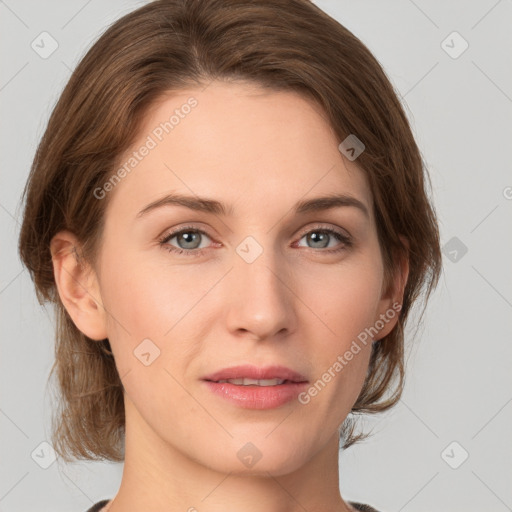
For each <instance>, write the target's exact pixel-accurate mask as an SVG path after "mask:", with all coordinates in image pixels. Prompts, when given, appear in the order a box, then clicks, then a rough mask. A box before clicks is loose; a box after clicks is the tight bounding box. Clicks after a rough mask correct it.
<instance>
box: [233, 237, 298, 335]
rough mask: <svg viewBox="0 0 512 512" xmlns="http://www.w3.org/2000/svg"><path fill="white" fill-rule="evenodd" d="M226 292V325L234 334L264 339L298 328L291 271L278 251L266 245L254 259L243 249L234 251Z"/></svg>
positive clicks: (295, 298)
mask: <svg viewBox="0 0 512 512" xmlns="http://www.w3.org/2000/svg"><path fill="white" fill-rule="evenodd" d="M251 249H254V247H253V248H251ZM240 254H241V255H240ZM225 292H226V293H227V295H228V300H227V301H226V304H227V311H226V315H227V316H226V321H227V327H228V329H229V331H230V332H231V333H232V334H233V335H235V336H241V335H244V334H245V336H250V337H252V338H255V339H257V340H265V339H270V338H274V337H276V336H285V335H286V334H287V333H288V334H289V333H290V332H293V331H294V330H295V326H296V321H297V320H296V311H295V304H296V302H297V297H296V296H295V295H294V292H293V277H292V272H291V269H290V268H288V267H287V266H286V262H285V261H283V260H282V259H280V258H279V255H278V254H276V252H275V251H272V250H271V249H264V250H263V252H262V253H261V254H259V256H258V257H257V258H256V259H255V260H254V261H252V262H251V259H250V258H245V255H244V253H243V252H242V251H240V252H239V253H238V252H237V253H235V254H234V258H233V268H232V270H231V272H230V273H229V278H228V284H227V289H226V290H225Z"/></svg>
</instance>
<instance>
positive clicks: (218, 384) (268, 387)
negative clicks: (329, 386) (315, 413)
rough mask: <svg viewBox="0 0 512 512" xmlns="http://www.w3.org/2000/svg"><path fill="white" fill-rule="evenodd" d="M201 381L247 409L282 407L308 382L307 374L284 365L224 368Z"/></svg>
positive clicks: (221, 395)
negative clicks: (304, 375) (305, 375)
mask: <svg viewBox="0 0 512 512" xmlns="http://www.w3.org/2000/svg"><path fill="white" fill-rule="evenodd" d="M201 380H203V381H204V382H205V385H206V386H207V388H208V390H209V391H211V392H212V393H213V394H214V395H216V396H217V397H220V398H222V399H224V400H226V401H228V402H229V403H230V404H232V405H236V406H237V407H241V408H244V409H273V408H276V407H280V406H283V405H285V404H286V403H288V402H290V401H292V400H293V399H294V398H296V397H297V395H298V394H299V393H300V392H301V391H302V390H303V389H304V388H305V387H306V386H307V385H308V380H307V379H306V378H305V377H303V376H302V375H301V374H299V373H298V372H295V371H293V370H291V369H289V368H286V367H283V366H271V367H265V368H258V367H255V366H248V365H245V366H237V367H232V368H225V369H223V370H220V371H219V372H216V373H214V374H211V375H208V376H206V377H204V378H203V379H201Z"/></svg>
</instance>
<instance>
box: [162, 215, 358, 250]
mask: <svg viewBox="0 0 512 512" xmlns="http://www.w3.org/2000/svg"><path fill="white" fill-rule="evenodd" d="M187 231H196V232H198V233H201V234H202V235H206V236H207V237H208V238H210V239H211V240H213V239H214V237H212V236H211V235H210V234H209V233H208V231H207V230H206V229H203V228H200V227H198V226H197V225H185V226H180V227H178V228H176V229H173V230H171V231H169V232H165V234H164V235H162V236H160V237H159V238H158V241H159V245H160V246H163V247H164V246H166V245H168V244H167V242H168V241H169V240H171V239H172V238H174V237H175V236H177V235H179V234H181V233H183V232H187ZM314 231H327V232H330V236H335V237H336V238H338V237H339V238H338V241H339V242H340V243H341V245H342V247H340V248H335V249H327V248H323V249H315V248H313V247H305V248H304V249H308V250H311V251H313V252H320V253H327V254H332V253H336V252H341V251H342V250H343V249H347V248H350V247H351V246H352V245H353V243H354V241H353V238H352V235H350V233H348V231H347V230H344V229H343V228H340V227H339V226H336V227H334V226H332V225H328V224H326V223H316V224H314V225H309V226H307V227H305V228H304V229H302V230H301V232H300V234H299V235H298V239H297V242H299V241H300V240H301V239H302V238H303V237H304V236H305V235H307V234H309V233H311V232H314ZM297 242H294V243H297ZM216 243H217V244H218V242H216ZM164 248H166V249H167V250H169V251H170V252H174V253H179V254H182V253H188V255H189V256H199V255H201V254H202V253H203V252H204V251H206V250H207V249H208V247H203V248H202V249H180V248H179V247H174V246H168V247H164Z"/></svg>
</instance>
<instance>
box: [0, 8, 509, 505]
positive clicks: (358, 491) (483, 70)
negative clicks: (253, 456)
mask: <svg viewBox="0 0 512 512" xmlns="http://www.w3.org/2000/svg"><path fill="white" fill-rule="evenodd" d="M143 3H144V2H135V1H127V0H124V1H121V0H109V1H102V2H100V1H99V0H89V1H84V0H68V1H66V2H64V1H55V0H54V1H44V2H41V1H40V2H37V1H35V0H31V1H28V0H19V1H16V0H6V1H0V38H1V41H0V51H1V63H2V65H1V76H0V101H1V107H0V108H1V119H2V123H1V128H0V129H1V136H0V144H1V150H0V155H1V162H2V166H1V192H0V230H1V237H2V244H1V245H2V260H1V261H2V265H1V266H0V303H1V306H0V311H1V326H2V329H1V331H0V332H1V350H2V358H1V371H0V379H1V388H0V389H1V390H2V395H1V402H0V429H1V432H2V443H1V454H0V457H1V461H2V466H1V476H0V510H1V511H2V512H7V511H12V512H15V511H24V512H30V511H46V510H47V511H52V512H58V511H64V510H66V511H70V510H76V511H85V510H86V509H87V508H88V507H89V506H91V505H92V503H94V502H96V501H98V500H100V499H102V498H112V497H113V496H114V495H115V493H116V492H117V490H118V486H119V484H120V481H121V476H122V464H112V463H110V464H109V463H105V464H103V463H83V462H82V463H76V464H70V465H64V464H62V463H59V462H58V461H57V462H55V463H53V464H51V465H50V466H49V467H48V468H47V469H43V468H42V467H41V464H42V465H44V464H45V463H49V462H51V459H50V458H49V457H50V455H49V454H51V450H50V449H49V448H48V447H47V446H46V447H45V445H41V443H43V442H45V441H46V440H49V419H50V411H51V408H52V403H51V399H50V396H49V391H48V389H47V388H46V381H47V377H48V373H49V371H50V368H51V365H52V363H53V323H52V322H53V315H52V311H51V309H48V310H45V309H44V308H42V307H41V306H39V304H38V302H37V300H36V297H35V293H34V290H33V286H32V282H31V280H30V277H29V275H28V273H27V271H26V270H24V269H23V268H22V266H21V263H20V261H19V260H18V257H17V253H16V242H17V236H18V230H19V222H20V214H21V209H20V205H19V198H20V195H21V191H22V187H23V186H24V183H25V180H26V177H27V175H28V171H29V167H30V163H31V160H32V158H33V156H34V151H35V148H36V144H37V142H38V140H39V138H40V137H41V135H42V133H43V131H44V128H45V125H46V122H47V119H48V116H49V114H50V112H51V110H52V108H53V105H54V104H55V102H56V100H57V98H58V95H59V93H60V91H61V90H62V88H63V86H64V85H65V83H66V81H67V79H68V78H69V75H70V70H71V69H73V68H74V66H75V65H76V63H77V62H78V60H79V58H80V57H81V56H82V55H83V53H84V52H85V50H86V49H87V48H88V47H89V46H90V45H91V44H92V42H93V41H94V40H95V39H96V38H97V37H98V35H99V34H100V33H101V32H102V31H103V30H104V29H105V28H106V26H107V25H108V24H110V23H111V22H113V21H114V20H116V19H118V18H119V17H120V16H122V15H124V14H125V13H127V12H129V11H131V10H133V9H134V8H136V7H138V6H140V5H142V4H143ZM315 3H317V5H319V6H320V7H321V8H322V9H324V10H325V11H326V12H328V13H329V14H330V15H331V16H333V17H334V18H336V19H337V20H339V21H340V22H341V23H342V24H344V25H345V26H346V27H347V28H348V29H350V30H351V31H353V32H354V33H355V34H356V35H357V36H358V37H359V38H360V39H362V41H363V42H364V43H365V44H367V45H368V47H369V48H370V50H372V51H373V53H374V55H375V56H376V57H377V58H378V60H379V61H380V62H381V63H382V64H383V66H384V68H385V69H386V72H387V73H388V76H389V77H390V79H391V81H392V82H393V84H394V85H395V87H396V88H397V90H398V91H399V93H400V95H401V96H402V98H403V102H404V104H405V106H406V110H407V113H408V116H409V119H410V121H411V124H412V126H413V129H414V132H415V135H416V137H417V141H418V144H419V146H420V148H421V150H422V153H423V155H424V159H425V161H426V163H427V165H428V168H429V171H430V174H431V178H432V184H433V198H434V204H435V207H436V209H437V212H438V215H439V221H440V228H441V235H442V244H443V247H444V253H445V254H444V265H445V268H444V273H443V276H442V278H441V281H440V284H439V287H438V289H437V291H436V292H435V294H434V296H433V298H432V301H431V303H430V305H429V307H428V309H427V313H426V316H425V319H424V322H423V323H422V325H421V326H420V328H419V330H418V332H417V333H416V336H415V337H414V339H413V335H414V334H415V330H416V329H415V326H414V317H411V319H410V320H411V325H410V327H409V329H408V333H409V334H410V336H409V345H410V349H409V359H408V377H407V383H406V389H405V392H404V396H403V400H402V401H401V403H400V404H399V405H397V407H396V408H395V409H394V410H393V411H391V412H388V413H386V414H384V415H382V416H379V417H375V418H370V419H368V421H367V425H368V427H372V428H373V429H374V436H373V437H372V438H371V439H370V440H368V441H366V442H365V443H363V444H361V445H357V446H354V447H352V448H350V449H349V450H347V451H346V452H343V453H342V454H341V475H340V485H341V489H342V494H343V496H344V497H345V498H346V499H354V500H361V501H364V502H367V503H370V504H373V505H374V506H377V507H379V508H380V509H382V510H383V512H398V511H404V512H409V511H410V512H412V511H416V512H421V511H427V510H430V511H431V510H436V511H439V512H441V511H466V512H470V511H477V510H478V511H479V510H486V511H496V512H501V511H506V510H512V491H511V482H512V465H511V462H510V461H511V460H512V443H511V438H510V427H511V424H512V404H511V402H512V386H511V381H512V372H511V366H512V364H511V361H512V358H511V356H512V343H511V334H512V325H511V322H510V319H511V308H512V286H511V282H512V280H511V274H512V270H511V265H510V262H511V261H512V258H511V256H512V242H511V237H510V233H511V230H510V219H511V213H512V200H511V198H512V188H511V187H512V173H511V172H510V170H511V163H510V161H511V159H510V146H511V142H512V122H511V121H512V119H511V113H512V69H511V61H510V50H511V48H512V30H511V29H510V27H511V26H512V25H511V21H512V2H511V1H510V0H501V1H496V0H485V1H484V0H482V1H472V2H469V1H462V0H460V1H451V2H446V1H441V0H436V1H429V2H427V1H426V0H422V1H420V0H415V1H412V0H389V1H386V2H383V1H379V0H373V1H369V0H359V1H355V0H351V1H342V0H318V1H316V2H315ZM43 31H46V32H48V33H50V34H51V36H52V37H53V38H54V39H55V40H56V41H57V42H58V48H57V50H56V51H55V52H54V53H53V54H52V55H51V56H49V57H48V58H46V59H43V58H41V57H40V56H39V55H38V54H37V53H36V52H35V51H34V50H33V49H32V48H31V43H32V41H34V40H36V41H37V37H38V36H39V34H40V33H41V32H43ZM453 31H457V32H458V33H459V34H460V35H461V36H462V37H463V38H464V40H466V41H467V42H468V44H469V47H468V48H467V50H466V51H465V52H463V53H462V54H461V55H460V56H458V57H457V58H453V57H452V56H450V55H449V54H448V53H447V52H446V51H445V50H444V49H443V47H442V45H441V44H442V41H443V40H445V39H446V38H447V36H448V35H449V34H451V33H452V32H453ZM446 44H448V45H450V46H451V47H452V49H451V50H450V51H451V52H452V53H453V52H454V51H458V50H459V49H460V48H462V46H461V40H460V39H459V40H457V39H453V36H452V37H451V38H449V39H448V40H447V43H445V47H446ZM48 47H49V46H48V45H47V46H46V48H48ZM507 187H508V188H507ZM507 224H508V229H507V227H506V226H507ZM506 233H509V234H508V235H506ZM464 247H465V248H467V252H466V253H464ZM452 260H453V261H452ZM454 441H455V442H456V443H457V444H455V445H453V444H451V443H452V442H454ZM447 447H448V448H447ZM465 452H467V453H468V454H469V457H468V458H467V460H464V454H465ZM34 454H39V459H38V458H37V456H36V455H34ZM35 460H38V462H39V463H36V462H35ZM452 466H453V467H456V466H458V467H457V468H456V469H454V468H453V467H452Z"/></svg>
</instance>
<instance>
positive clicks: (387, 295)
mask: <svg viewBox="0 0 512 512" xmlns="http://www.w3.org/2000/svg"><path fill="white" fill-rule="evenodd" d="M399 237H400V240H401V241H402V242H403V244H404V246H405V247H406V251H405V253H402V254H400V257H399V261H397V262H396V263H395V265H396V268H395V274H394V276H393V280H392V282H391V283H390V285H389V286H388V289H387V290H383V295H382V297H381V300H380V303H379V311H378V315H379V316H378V317H377V318H376V322H377V320H381V322H382V323H384V327H383V328H382V329H380V330H379V333H378V336H377V338H376V339H375V340H374V341H377V340H380V339H382V338H384V337H385V336H387V335H388V334H389V333H390V332H391V331H392V330H393V328H394V327H395V325H396V323H397V322H398V318H399V316H400V311H401V309H402V303H403V298H404V290H405V286H406V284H407V279H408V278H409V247H410V246H409V241H408V240H407V239H406V238H405V237H404V236H402V235H399ZM383 315H384V316H383Z"/></svg>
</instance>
